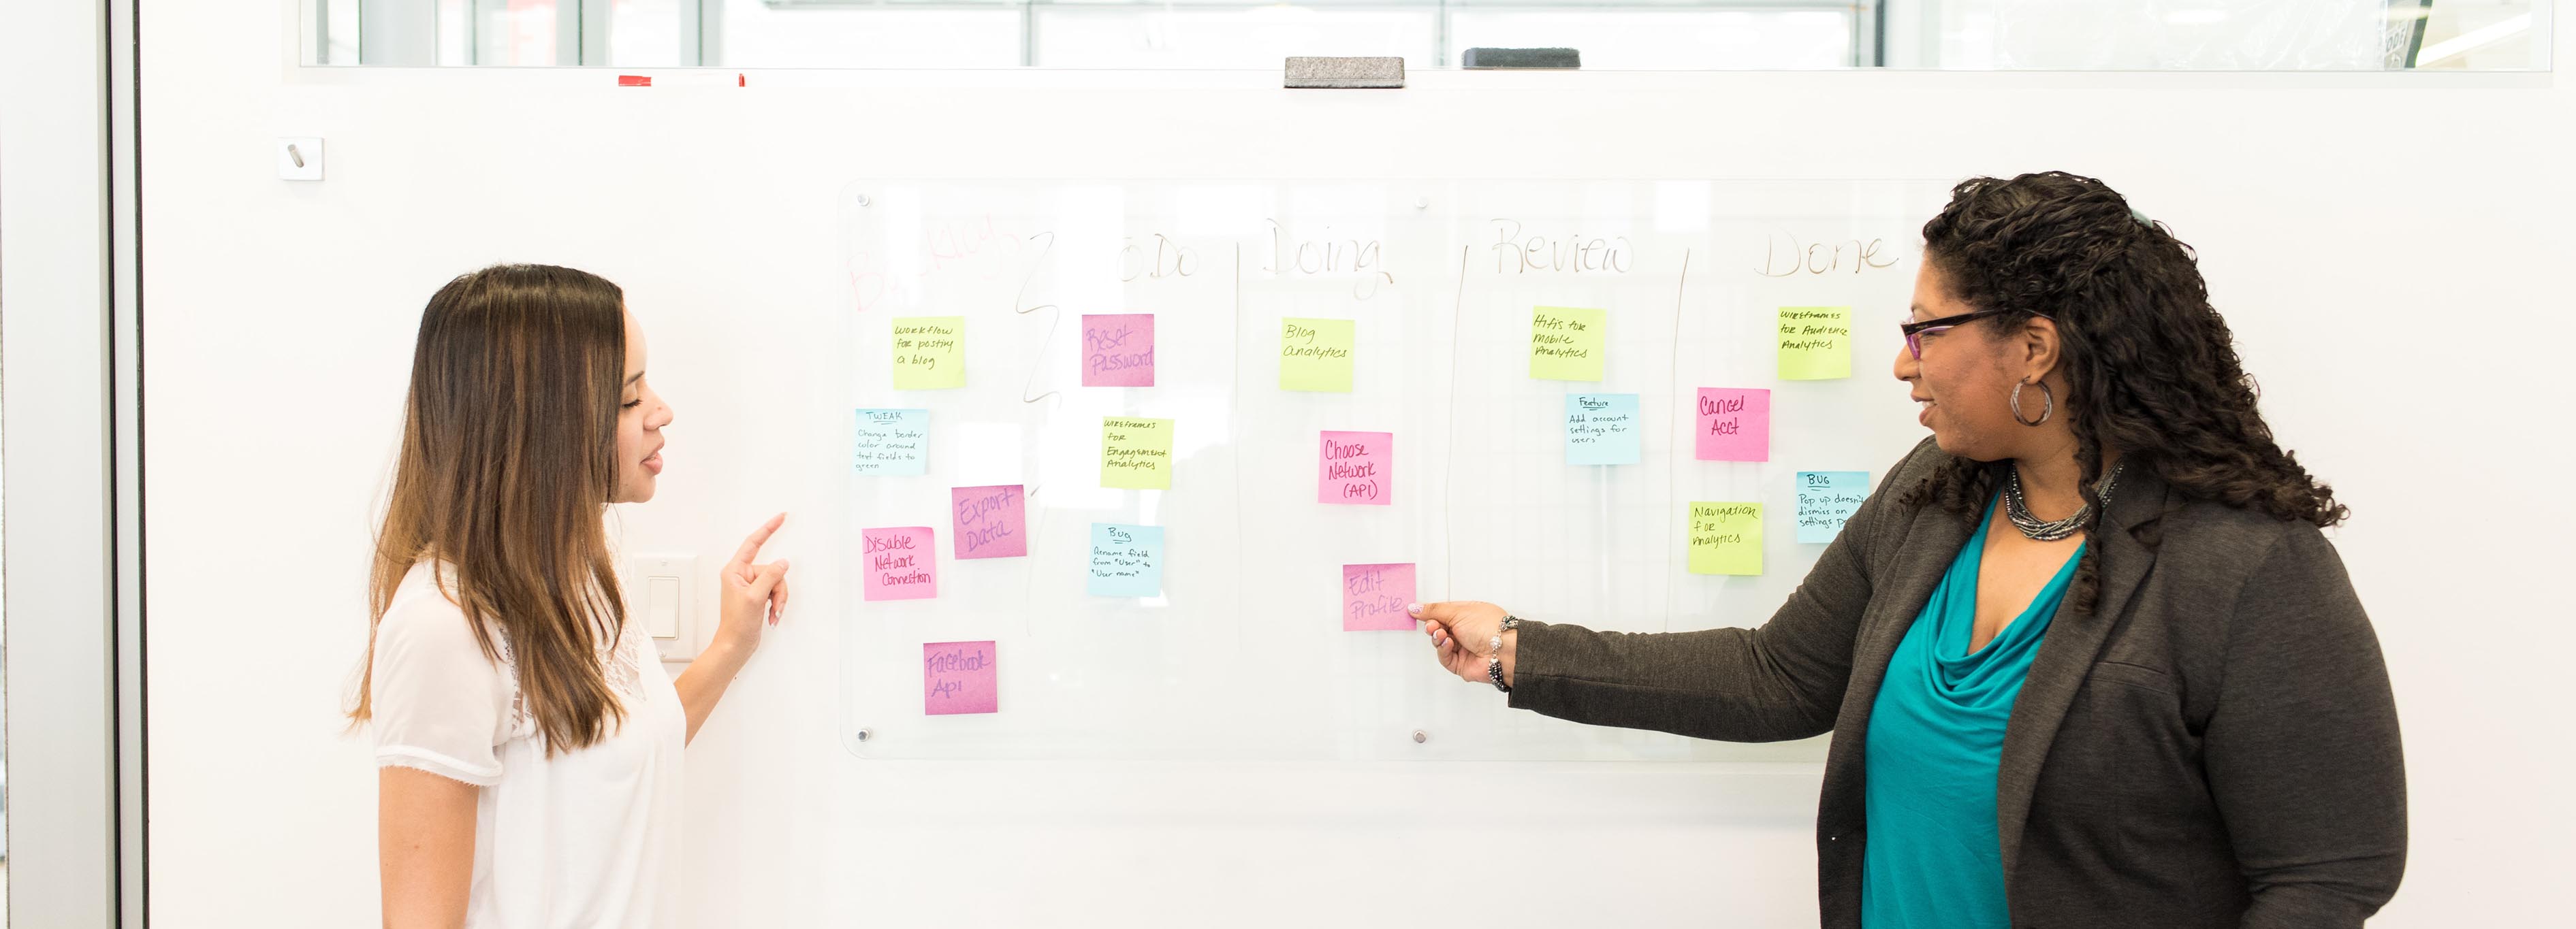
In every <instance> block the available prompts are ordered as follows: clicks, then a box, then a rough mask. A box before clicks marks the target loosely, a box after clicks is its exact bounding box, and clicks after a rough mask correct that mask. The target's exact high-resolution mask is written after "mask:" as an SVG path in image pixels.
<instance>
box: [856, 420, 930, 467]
mask: <svg viewBox="0 0 2576 929" xmlns="http://www.w3.org/2000/svg"><path fill="white" fill-rule="evenodd" d="M858 446H859V447H858V470H859V473H860V474H923V473H927V472H928V471H929V468H930V411H929V410H860V411H859V442H858Z"/></svg>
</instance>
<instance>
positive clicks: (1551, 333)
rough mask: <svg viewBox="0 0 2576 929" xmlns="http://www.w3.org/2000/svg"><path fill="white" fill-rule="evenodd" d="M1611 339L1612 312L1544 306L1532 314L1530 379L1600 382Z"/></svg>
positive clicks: (1531, 312) (1532, 310)
mask: <svg viewBox="0 0 2576 929" xmlns="http://www.w3.org/2000/svg"><path fill="white" fill-rule="evenodd" d="M1609 336H1610V311H1609V310H1586V309H1578V308H1575V307H1563V306H1542V307H1534V308H1532V309H1531V310H1530V369H1529V371H1530V375H1529V376H1531V377H1534V378H1539V379H1541V380H1550V381H1597V380H1600V379H1601V371H1602V358H1603V356H1604V355H1605V354H1607V352H1606V351H1605V349H1606V348H1607V347H1608V345H1609Z"/></svg>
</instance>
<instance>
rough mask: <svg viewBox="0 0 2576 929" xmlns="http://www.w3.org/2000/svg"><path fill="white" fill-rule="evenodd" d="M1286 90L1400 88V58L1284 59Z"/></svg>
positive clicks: (1402, 74)
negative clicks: (1286, 63) (1312, 88)
mask: <svg viewBox="0 0 2576 929" xmlns="http://www.w3.org/2000/svg"><path fill="white" fill-rule="evenodd" d="M1287 86H1289V87H1336V88H1367V87H1378V88H1396V87H1403V86H1404V59H1402V58H1295V57H1292V58H1290V59H1288V82H1287Z"/></svg>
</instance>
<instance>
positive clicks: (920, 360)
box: [894, 316, 966, 390]
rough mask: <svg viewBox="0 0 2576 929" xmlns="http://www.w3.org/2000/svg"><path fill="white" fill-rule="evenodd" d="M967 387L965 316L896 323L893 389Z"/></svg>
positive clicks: (920, 318) (911, 319) (907, 320)
mask: <svg viewBox="0 0 2576 929" xmlns="http://www.w3.org/2000/svg"><path fill="white" fill-rule="evenodd" d="M964 386H966V317H963V316H914V317H910V318H905V319H897V320H895V321H894V389H896V390H946V389H949V388H952V387H964Z"/></svg>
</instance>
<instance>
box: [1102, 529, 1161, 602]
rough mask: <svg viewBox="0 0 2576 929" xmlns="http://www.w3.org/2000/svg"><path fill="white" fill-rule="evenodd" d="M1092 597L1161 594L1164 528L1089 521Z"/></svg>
mask: <svg viewBox="0 0 2576 929" xmlns="http://www.w3.org/2000/svg"><path fill="white" fill-rule="evenodd" d="M1088 589H1089V590H1090V591H1091V595H1092V596H1095V597H1159V596H1162V595H1163V527H1161V526H1130V525H1127V524H1125V523H1092V524H1091V583H1090V585H1089V587H1088Z"/></svg>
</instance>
